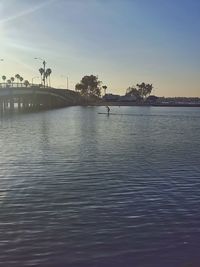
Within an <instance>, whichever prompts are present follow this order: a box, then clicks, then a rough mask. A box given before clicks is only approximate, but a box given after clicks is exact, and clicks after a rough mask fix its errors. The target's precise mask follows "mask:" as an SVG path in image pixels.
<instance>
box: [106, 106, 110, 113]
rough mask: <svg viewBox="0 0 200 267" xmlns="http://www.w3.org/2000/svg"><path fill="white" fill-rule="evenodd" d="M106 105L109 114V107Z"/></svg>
mask: <svg viewBox="0 0 200 267" xmlns="http://www.w3.org/2000/svg"><path fill="white" fill-rule="evenodd" d="M106 107H107V111H108V115H109V113H110V108H109V106H106Z"/></svg>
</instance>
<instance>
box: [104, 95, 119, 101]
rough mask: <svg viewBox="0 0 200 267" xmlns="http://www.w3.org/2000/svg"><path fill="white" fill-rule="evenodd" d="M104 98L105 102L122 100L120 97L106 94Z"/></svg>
mask: <svg viewBox="0 0 200 267" xmlns="http://www.w3.org/2000/svg"><path fill="white" fill-rule="evenodd" d="M102 98H103V100H105V101H118V100H119V99H120V95H113V94H105V95H104V96H103V97H102Z"/></svg>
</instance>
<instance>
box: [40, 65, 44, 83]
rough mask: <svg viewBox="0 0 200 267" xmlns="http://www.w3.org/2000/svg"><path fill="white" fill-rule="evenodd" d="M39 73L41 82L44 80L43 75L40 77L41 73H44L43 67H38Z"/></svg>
mask: <svg viewBox="0 0 200 267" xmlns="http://www.w3.org/2000/svg"><path fill="white" fill-rule="evenodd" d="M39 73H40V75H41V84H42V81H44V77H43V78H42V75H44V69H43V68H40V69H39Z"/></svg>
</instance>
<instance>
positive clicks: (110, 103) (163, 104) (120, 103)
mask: <svg viewBox="0 0 200 267" xmlns="http://www.w3.org/2000/svg"><path fill="white" fill-rule="evenodd" d="M90 105H92V106H130V107H200V103H196V104H195V103H194V104H187V103H183V104H181V103H180V104H179V103H168V104H165V103H157V104H150V103H148V104H145V103H144V104H142V103H130V102H111V101H110V102H96V103H91V104H90Z"/></svg>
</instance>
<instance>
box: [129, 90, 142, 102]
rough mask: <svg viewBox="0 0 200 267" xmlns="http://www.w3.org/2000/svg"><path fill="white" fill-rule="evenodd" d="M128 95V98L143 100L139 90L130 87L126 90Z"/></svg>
mask: <svg viewBox="0 0 200 267" xmlns="http://www.w3.org/2000/svg"><path fill="white" fill-rule="evenodd" d="M126 95H128V96H135V97H136V99H137V100H140V99H141V95H140V93H139V92H138V90H137V88H135V87H129V88H128V89H127V90H126Z"/></svg>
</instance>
